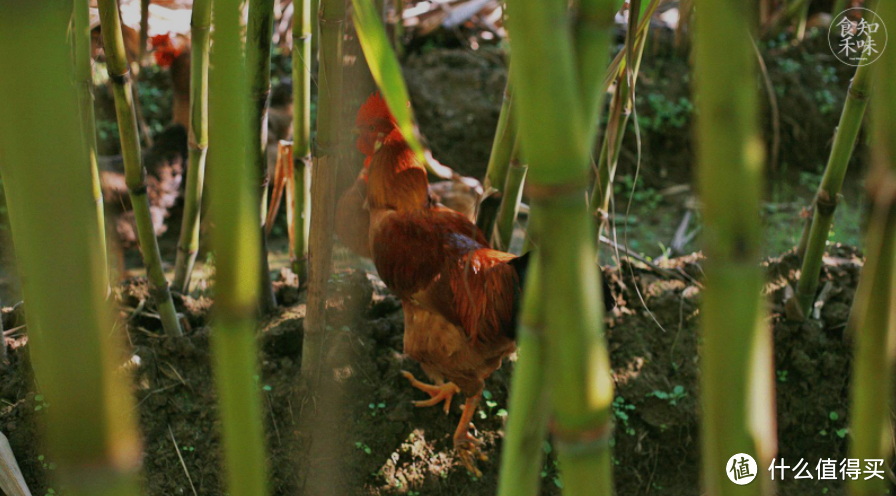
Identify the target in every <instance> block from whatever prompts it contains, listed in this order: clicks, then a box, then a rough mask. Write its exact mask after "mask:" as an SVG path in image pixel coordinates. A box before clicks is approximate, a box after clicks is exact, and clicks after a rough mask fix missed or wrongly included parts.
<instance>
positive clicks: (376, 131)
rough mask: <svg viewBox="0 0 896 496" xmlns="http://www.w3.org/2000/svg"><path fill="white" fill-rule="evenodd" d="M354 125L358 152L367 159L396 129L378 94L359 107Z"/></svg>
mask: <svg viewBox="0 0 896 496" xmlns="http://www.w3.org/2000/svg"><path fill="white" fill-rule="evenodd" d="M355 125H356V126H357V134H358V141H357V146H358V150H360V151H361V153H363V154H364V155H367V157H371V156H373V154H374V153H376V150H377V148H378V146H379V145H380V144H382V141H383V139H384V138H385V137H386V136H388V135H389V134H390V133H391V132H392V131H393V130H395V129H396V125H395V118H394V117H392V113H391V112H389V107H388V106H387V105H386V101H385V100H383V97H382V96H381V95H380V94H379V92H376V93H374V94H372V95H370V97H369V98H367V101H366V102H364V105H361V109H360V110H358V116H357V118H356V119H355ZM365 163H366V162H365Z"/></svg>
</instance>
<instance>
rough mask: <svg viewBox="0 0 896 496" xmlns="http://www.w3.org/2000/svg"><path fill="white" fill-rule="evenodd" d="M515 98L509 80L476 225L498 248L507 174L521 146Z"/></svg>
mask: <svg viewBox="0 0 896 496" xmlns="http://www.w3.org/2000/svg"><path fill="white" fill-rule="evenodd" d="M508 74H509V71H508ZM512 96H513V86H512V84H511V82H510V77H508V78H507V86H506V87H505V88H504V100H503V101H502V102H501V113H500V114H499V115H498V127H497V129H496V130H495V139H494V141H492V150H491V154H490V155H489V158H488V167H487V168H486V171H485V180H484V181H483V182H482V188H483V190H484V195H485V196H484V197H483V198H482V201H481V202H480V203H479V209H478V214H477V216H476V225H477V226H478V227H479V229H480V230H481V231H482V232H483V233H485V235H486V237H487V238H488V239H489V240H490V241H492V246H494V241H495V236H494V233H495V221H496V220H497V217H498V209H499V208H500V206H501V202H502V200H503V190H504V185H505V183H506V181H507V170H508V168H509V167H510V160H511V158H512V156H513V152H514V149H515V145H516V142H517V138H516V134H517V133H516V123H515V122H514V119H513V108H512V101H513V98H512Z"/></svg>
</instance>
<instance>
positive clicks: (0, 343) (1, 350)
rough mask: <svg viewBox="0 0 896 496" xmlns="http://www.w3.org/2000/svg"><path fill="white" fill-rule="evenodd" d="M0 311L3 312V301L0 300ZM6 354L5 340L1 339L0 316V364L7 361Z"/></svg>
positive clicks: (1, 318)
mask: <svg viewBox="0 0 896 496" xmlns="http://www.w3.org/2000/svg"><path fill="white" fill-rule="evenodd" d="M0 310H3V301H2V300H0ZM7 356H8V355H7V352H6V338H4V337H3V316H2V315H0V363H6V362H7V361H8V358H7Z"/></svg>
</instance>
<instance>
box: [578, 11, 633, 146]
mask: <svg viewBox="0 0 896 496" xmlns="http://www.w3.org/2000/svg"><path fill="white" fill-rule="evenodd" d="M642 1H644V0H642ZM621 3H622V2H620V1H618V0H579V2H578V10H579V11H578V15H577V16H576V20H575V24H574V26H573V37H574V40H575V47H576V67H578V74H579V77H578V82H579V85H578V87H579V97H580V98H581V101H582V108H584V109H585V114H584V117H585V122H586V123H587V124H588V128H587V134H586V136H587V137H588V140H589V141H588V142H589V143H592V142H593V141H594V136H595V135H596V134H597V126H598V123H599V121H600V112H601V108H602V104H603V97H604V91H603V90H602V89H600V88H599V87H598V83H599V82H600V81H602V80H603V77H604V74H605V73H606V69H607V47H608V44H609V38H608V37H607V33H609V32H610V30H611V29H612V28H613V22H614V19H615V16H616V11H618V10H619V6H620V4H621Z"/></svg>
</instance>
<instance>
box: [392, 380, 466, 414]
mask: <svg viewBox="0 0 896 496" xmlns="http://www.w3.org/2000/svg"><path fill="white" fill-rule="evenodd" d="M401 375H403V376H404V377H405V378H406V379H407V380H408V381H410V382H411V386H414V387H415V388H417V389H419V390H421V391H423V392H424V393H426V394H428V395H429V399H428V400H423V401H415V402H414V406H416V407H419V408H422V407H426V406H435V405H438V404H439V403H441V402H443V401H444V402H445V405H444V407H443V408H442V409H443V410H444V411H445V414H446V415H447V414H448V410H449V409H450V408H451V399H452V398H453V397H454V395H455V394H457V393H459V392H460V388H459V387H457V385H456V384H454V383H453V382H446V383H445V384H438V385H433V384H426V383H425V382H420V381H418V380H417V378H415V377H414V375H413V374H411V373H410V372H408V371H406V370H402V371H401Z"/></svg>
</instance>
